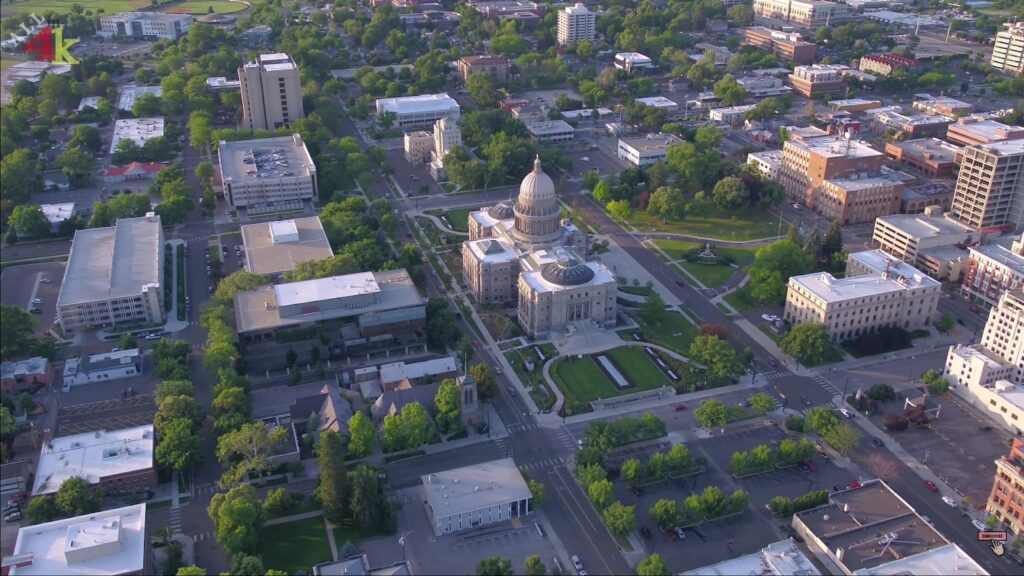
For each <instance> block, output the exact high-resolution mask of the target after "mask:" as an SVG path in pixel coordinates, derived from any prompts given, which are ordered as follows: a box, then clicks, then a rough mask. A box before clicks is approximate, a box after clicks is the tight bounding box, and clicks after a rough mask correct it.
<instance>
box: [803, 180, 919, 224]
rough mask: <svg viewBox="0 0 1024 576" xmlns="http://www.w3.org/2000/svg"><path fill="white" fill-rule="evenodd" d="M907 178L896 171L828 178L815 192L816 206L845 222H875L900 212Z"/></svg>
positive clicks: (834, 218) (827, 216) (819, 210)
mask: <svg viewBox="0 0 1024 576" xmlns="http://www.w3.org/2000/svg"><path fill="white" fill-rule="evenodd" d="M902 200H903V182H902V181H900V179H899V178H898V177H897V175H894V174H877V175H873V176H863V175H860V174H856V175H851V176H849V177H846V178H833V179H829V180H825V181H824V182H822V183H821V186H820V187H819V188H818V189H817V190H816V192H815V195H814V210H815V212H817V213H818V214H821V215H822V216H824V217H826V218H828V219H830V220H835V221H836V222H839V223H840V224H842V225H844V226H845V225H847V224H858V223H861V222H873V221H874V220H875V218H878V217H879V216H886V215H889V214H895V213H896V212H899V209H900V202H901V201H902Z"/></svg>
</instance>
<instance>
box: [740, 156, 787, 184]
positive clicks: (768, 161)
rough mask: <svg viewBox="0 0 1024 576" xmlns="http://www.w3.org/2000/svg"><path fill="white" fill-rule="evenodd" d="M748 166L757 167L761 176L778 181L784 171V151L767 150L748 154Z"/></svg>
mask: <svg viewBox="0 0 1024 576" xmlns="http://www.w3.org/2000/svg"><path fill="white" fill-rule="evenodd" d="M747 164H753V165H754V166H757V168H758V170H760V171H761V174H762V175H763V176H764V177H765V178H767V179H769V180H778V179H779V172H780V171H781V170H782V150H765V151H764V152H751V153H749V154H747Z"/></svg>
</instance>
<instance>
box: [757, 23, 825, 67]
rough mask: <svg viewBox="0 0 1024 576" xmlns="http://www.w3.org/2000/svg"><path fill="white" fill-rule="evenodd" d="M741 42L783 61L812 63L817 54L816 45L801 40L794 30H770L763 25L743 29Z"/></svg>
mask: <svg viewBox="0 0 1024 576" xmlns="http://www.w3.org/2000/svg"><path fill="white" fill-rule="evenodd" d="M743 44H744V45H746V46H756V47H758V48H760V49H761V50H764V51H765V52H768V53H769V54H774V55H775V57H776V58H778V59H779V60H782V61H783V62H793V63H795V64H813V63H814V58H815V57H816V56H817V55H818V46H817V44H813V43H811V42H805V41H803V40H801V37H800V34H798V33H796V32H783V31H781V30H772V29H771V28H765V27H764V26H749V27H747V28H744V29H743Z"/></svg>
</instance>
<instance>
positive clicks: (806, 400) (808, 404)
mask: <svg viewBox="0 0 1024 576" xmlns="http://www.w3.org/2000/svg"><path fill="white" fill-rule="evenodd" d="M800 401H801V402H803V403H804V406H810V405H811V401H810V400H808V399H807V396H801V397H800Z"/></svg>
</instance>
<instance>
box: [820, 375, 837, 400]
mask: <svg viewBox="0 0 1024 576" xmlns="http://www.w3.org/2000/svg"><path fill="white" fill-rule="evenodd" d="M814 381H815V382H817V383H818V384H820V385H821V387H822V388H824V389H825V390H828V391H829V392H831V393H832V395H833V396H839V395H841V394H842V393H843V392H842V390H840V389H839V388H836V386H835V384H832V383H831V382H829V381H828V380H826V379H825V377H824V376H822V375H821V374H815V375H814Z"/></svg>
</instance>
